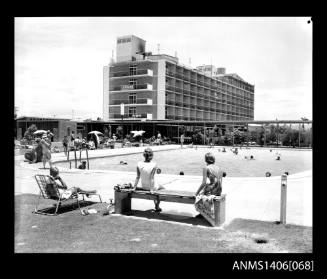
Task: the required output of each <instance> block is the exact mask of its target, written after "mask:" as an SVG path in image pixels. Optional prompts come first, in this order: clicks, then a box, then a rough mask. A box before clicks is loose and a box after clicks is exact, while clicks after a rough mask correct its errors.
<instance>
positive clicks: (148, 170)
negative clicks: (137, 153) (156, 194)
mask: <svg viewBox="0 0 327 279" xmlns="http://www.w3.org/2000/svg"><path fill="white" fill-rule="evenodd" d="M143 156H144V161H140V162H138V163H137V168H136V179H135V183H134V189H135V190H146V191H150V192H153V191H156V190H161V189H164V187H163V186H161V185H159V184H157V182H156V181H155V179H154V175H155V173H156V170H157V163H155V162H153V161H152V162H151V160H152V159H153V151H152V149H151V148H146V149H145V150H144V152H143ZM140 178H141V185H142V186H141V187H137V184H138V182H139V180H140ZM154 204H155V211H156V212H160V211H161V208H160V207H159V204H160V201H159V200H155V201H154Z"/></svg>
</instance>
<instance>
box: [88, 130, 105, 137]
mask: <svg viewBox="0 0 327 279" xmlns="http://www.w3.org/2000/svg"><path fill="white" fill-rule="evenodd" d="M90 134H95V135H97V136H104V134H103V133H101V132H99V131H91V132H89V135H90Z"/></svg>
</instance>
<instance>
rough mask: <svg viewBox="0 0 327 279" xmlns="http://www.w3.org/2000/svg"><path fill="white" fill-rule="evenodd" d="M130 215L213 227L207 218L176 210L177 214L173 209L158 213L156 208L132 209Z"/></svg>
mask: <svg viewBox="0 0 327 279" xmlns="http://www.w3.org/2000/svg"><path fill="white" fill-rule="evenodd" d="M172 213H173V214H172ZM128 215H129V216H135V217H142V218H147V219H150V220H162V221H171V222H176V223H183V224H190V225H194V226H205V227H211V225H210V223H209V222H208V221H207V220H205V219H204V218H203V217H200V218H195V217H193V216H187V213H185V215H184V212H176V214H175V212H173V211H169V213H166V212H160V213H157V212H155V211H154V210H145V211H141V210H132V212H131V213H130V214H128Z"/></svg>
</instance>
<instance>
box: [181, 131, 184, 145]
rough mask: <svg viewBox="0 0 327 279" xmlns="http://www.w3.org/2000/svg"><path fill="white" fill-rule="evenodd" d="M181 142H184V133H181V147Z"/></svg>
mask: <svg viewBox="0 0 327 279" xmlns="http://www.w3.org/2000/svg"><path fill="white" fill-rule="evenodd" d="M183 143H184V134H181V148H183Z"/></svg>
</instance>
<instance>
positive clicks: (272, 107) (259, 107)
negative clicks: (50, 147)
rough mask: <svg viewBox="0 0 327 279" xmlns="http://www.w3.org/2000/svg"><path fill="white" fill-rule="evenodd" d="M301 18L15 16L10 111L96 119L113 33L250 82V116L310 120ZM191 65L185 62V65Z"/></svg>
mask: <svg viewBox="0 0 327 279" xmlns="http://www.w3.org/2000/svg"><path fill="white" fill-rule="evenodd" d="M309 20H310V18H308V17H226V18H224V17H16V18H15V107H17V109H18V116H40V117H57V118H73V119H81V120H84V119H87V118H92V119H96V118H97V117H101V118H102V101H103V66H106V65H108V64H109V62H110V59H111V57H112V51H114V58H115V56H116V38H117V37H118V36H123V35H135V36H138V37H140V38H142V39H144V40H146V51H151V52H152V53H153V54H157V53H158V44H159V52H160V53H161V54H168V55H171V56H175V53H177V57H178V58H179V62H180V63H182V64H184V65H187V66H191V67H193V68H195V67H196V66H199V65H203V64H212V65H215V66H216V67H224V68H226V73H237V74H238V75H239V76H240V77H242V78H243V79H245V80H246V81H247V82H249V83H251V84H254V85H255V97H254V98H255V102H254V119H255V120H275V119H276V118H277V119H285V120H293V119H294V120H299V119H300V118H301V117H306V118H308V119H310V120H311V119H312V24H313V23H312V21H311V23H308V21H309ZM190 62H191V63H190Z"/></svg>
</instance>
